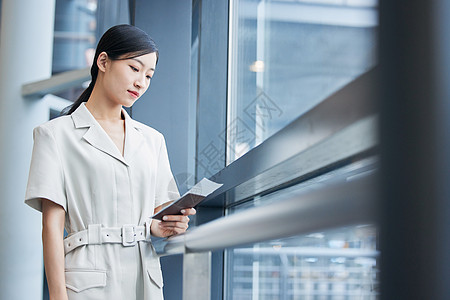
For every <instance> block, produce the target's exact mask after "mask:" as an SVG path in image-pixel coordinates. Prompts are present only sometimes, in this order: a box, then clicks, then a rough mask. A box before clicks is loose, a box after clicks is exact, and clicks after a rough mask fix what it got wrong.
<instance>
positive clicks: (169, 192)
mask: <svg viewBox="0 0 450 300" xmlns="http://www.w3.org/2000/svg"><path fill="white" fill-rule="evenodd" d="M178 198H180V193H179V191H178V187H177V183H176V182H175V179H174V177H173V174H172V171H171V169H170V163H169V156H168V154H167V147H166V141H165V139H164V137H162V141H161V148H160V151H159V157H158V170H157V173H156V199H155V207H158V206H159V205H161V204H163V203H166V202H168V201H173V200H177V199H178Z"/></svg>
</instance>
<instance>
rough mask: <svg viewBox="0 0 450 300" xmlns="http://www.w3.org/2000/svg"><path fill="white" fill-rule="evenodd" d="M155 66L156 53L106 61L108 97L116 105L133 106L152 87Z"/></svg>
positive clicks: (104, 82)
mask: <svg viewBox="0 0 450 300" xmlns="http://www.w3.org/2000/svg"><path fill="white" fill-rule="evenodd" d="M155 66H156V53H149V54H145V55H141V56H138V57H134V58H128V59H120V60H111V59H109V58H108V59H106V62H105V64H104V73H103V80H102V85H103V87H104V93H105V95H106V97H107V98H108V99H109V100H111V101H113V102H114V103H116V104H120V105H123V106H125V107H130V106H132V105H133V104H134V102H135V101H136V100H137V99H139V97H141V96H142V95H143V94H144V93H145V91H147V89H148V87H149V86H150V81H151V78H152V76H153V74H154V72H155Z"/></svg>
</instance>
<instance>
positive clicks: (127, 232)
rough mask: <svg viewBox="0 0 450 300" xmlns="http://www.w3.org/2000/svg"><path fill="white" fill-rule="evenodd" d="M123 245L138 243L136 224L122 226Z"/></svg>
mask: <svg viewBox="0 0 450 300" xmlns="http://www.w3.org/2000/svg"><path fill="white" fill-rule="evenodd" d="M122 245H124V246H134V245H136V229H135V225H123V226H122Z"/></svg>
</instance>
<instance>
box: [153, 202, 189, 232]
mask: <svg viewBox="0 0 450 300" xmlns="http://www.w3.org/2000/svg"><path fill="white" fill-rule="evenodd" d="M181 213H182V214H183V215H166V216H164V217H163V219H162V222H159V223H158V227H159V229H160V231H161V232H164V234H163V235H164V236H170V235H174V234H180V233H183V232H185V231H186V229H187V228H188V227H189V217H188V216H193V215H195V214H196V210H195V209H194V208H186V209H183V210H182V211H181Z"/></svg>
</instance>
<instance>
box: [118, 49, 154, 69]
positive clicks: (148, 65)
mask: <svg viewBox="0 0 450 300" xmlns="http://www.w3.org/2000/svg"><path fill="white" fill-rule="evenodd" d="M156 59H157V58H156V53H154V52H153V53H147V54H144V55H140V56H136V57H133V58H127V59H125V60H127V61H132V62H134V63H136V64H138V65H140V66H141V67H143V68H144V69H152V70H155V66H156Z"/></svg>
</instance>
